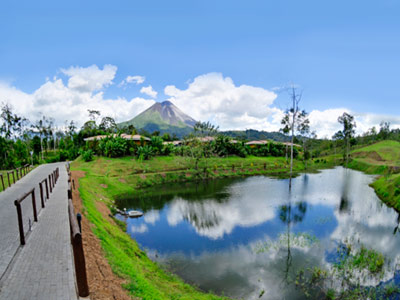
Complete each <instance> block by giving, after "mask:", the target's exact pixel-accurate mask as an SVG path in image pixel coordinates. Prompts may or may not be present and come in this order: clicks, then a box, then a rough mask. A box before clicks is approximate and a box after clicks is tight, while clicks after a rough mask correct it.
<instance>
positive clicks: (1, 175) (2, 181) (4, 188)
mask: <svg viewBox="0 0 400 300" xmlns="http://www.w3.org/2000/svg"><path fill="white" fill-rule="evenodd" d="M0 177H1V184H2V185H3V191H5V190H6V186H5V185H4V178H3V174H0Z"/></svg>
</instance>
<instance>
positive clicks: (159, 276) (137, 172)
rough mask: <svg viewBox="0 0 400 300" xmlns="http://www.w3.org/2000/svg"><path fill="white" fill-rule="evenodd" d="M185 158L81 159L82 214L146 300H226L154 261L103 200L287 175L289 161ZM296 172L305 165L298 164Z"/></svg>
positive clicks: (326, 163) (313, 165) (313, 166)
mask: <svg viewBox="0 0 400 300" xmlns="http://www.w3.org/2000/svg"><path fill="white" fill-rule="evenodd" d="M333 165H334V159H333V158H330V159H328V160H318V161H315V162H310V166H309V170H311V171H313V170H317V169H318V168H326V167H330V166H333ZM192 166H193V163H192V161H191V160H190V159H189V158H185V157H156V158H153V159H151V160H149V161H143V162H140V161H138V160H136V159H134V158H132V157H124V158H118V159H109V158H104V157H100V158H96V159H95V160H94V161H92V162H88V163H87V162H84V161H83V160H81V159H77V160H76V161H75V162H74V163H73V164H72V170H80V171H84V172H86V174H85V177H82V178H81V179H80V180H79V183H80V188H79V191H80V195H81V198H82V201H83V205H84V211H83V213H84V214H85V216H86V217H87V218H88V219H89V221H90V222H91V223H92V224H93V227H92V230H93V232H94V233H95V235H96V236H97V237H98V238H99V239H100V241H101V245H102V248H103V250H104V252H105V255H106V258H107V260H108V262H109V263H110V265H111V267H112V270H113V271H114V272H115V273H116V274H117V275H118V276H120V277H122V278H124V279H125V280H126V284H124V287H125V288H126V289H127V290H128V291H129V293H130V294H132V295H134V296H136V297H140V298H142V299H226V298H225V297H218V296H215V295H212V294H207V293H203V292H200V291H198V290H197V289H196V288H194V287H192V286H190V285H187V284H185V283H183V282H182V280H181V279H179V278H177V277H176V276H174V275H171V274H169V273H168V272H165V271H163V270H162V269H161V268H160V267H159V266H158V265H157V264H156V263H154V262H152V261H151V260H150V259H149V258H148V257H147V256H146V253H144V252H143V251H142V250H141V249H140V248H139V247H138V245H137V243H136V242H135V241H134V240H132V239H131V237H130V236H129V235H128V234H126V233H125V232H124V228H123V226H122V225H123V224H119V225H118V224H117V223H116V222H115V221H113V220H112V219H110V218H107V217H105V216H104V215H102V213H101V212H100V211H99V209H98V205H99V203H98V202H100V201H101V202H104V203H106V204H107V205H108V206H110V205H112V204H113V201H114V199H115V197H116V196H117V195H119V194H121V193H130V192H134V191H136V190H138V189H140V188H142V187H145V186H150V185H155V184H160V183H166V182H180V181H191V180H199V179H204V178H220V177H228V176H229V177H237V176H247V175H257V174H268V175H274V176H287V172H288V170H289V165H288V163H287V162H286V160H285V159H284V158H271V157H269V158H259V157H248V158H237V157H232V158H210V159H207V160H206V161H203V162H201V164H200V166H199V168H198V170H194V169H192ZM294 170H295V171H296V172H301V171H304V164H303V162H301V161H296V162H295V165H294Z"/></svg>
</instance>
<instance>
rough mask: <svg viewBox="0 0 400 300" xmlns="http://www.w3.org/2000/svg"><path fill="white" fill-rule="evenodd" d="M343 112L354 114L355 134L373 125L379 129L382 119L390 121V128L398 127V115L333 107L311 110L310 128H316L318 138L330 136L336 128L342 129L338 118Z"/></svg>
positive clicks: (399, 120)
mask: <svg viewBox="0 0 400 300" xmlns="http://www.w3.org/2000/svg"><path fill="white" fill-rule="evenodd" d="M344 112H347V113H349V114H351V115H353V116H354V120H355V122H356V134H362V133H364V132H366V131H367V130H368V129H369V128H371V127H373V126H375V127H376V128H377V129H378V130H379V124H380V123H381V122H382V121H385V122H390V124H391V126H390V127H391V128H400V117H397V116H386V115H379V114H373V113H357V112H353V111H351V110H349V109H346V108H333V109H327V110H323V111H320V110H313V111H311V112H310V115H309V117H310V127H311V130H316V132H317V134H318V137H319V138H331V137H332V135H333V134H334V133H335V132H337V131H338V130H341V129H343V128H342V125H340V124H339V123H338V118H339V116H341V115H342V114H343V113H344Z"/></svg>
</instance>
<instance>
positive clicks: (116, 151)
mask: <svg viewBox="0 0 400 300" xmlns="http://www.w3.org/2000/svg"><path fill="white" fill-rule="evenodd" d="M127 148H128V147H127V142H126V140H125V139H123V138H121V137H119V136H117V137H107V138H105V139H102V140H101V141H100V143H99V150H100V152H101V154H102V155H104V156H107V157H121V156H123V155H125V153H126V151H127Z"/></svg>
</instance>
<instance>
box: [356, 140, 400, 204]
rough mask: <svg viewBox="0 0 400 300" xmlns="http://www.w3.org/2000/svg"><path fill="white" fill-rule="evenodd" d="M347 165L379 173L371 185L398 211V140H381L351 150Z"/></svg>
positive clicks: (399, 176)
mask: <svg viewBox="0 0 400 300" xmlns="http://www.w3.org/2000/svg"><path fill="white" fill-rule="evenodd" d="M351 156H352V161H351V162H350V163H349V167H350V168H352V169H356V170H360V171H363V172H366V173H370V174H378V175H381V176H380V177H379V178H378V179H377V180H376V181H374V182H373V183H372V184H371V186H372V187H373V188H374V189H375V191H376V193H377V195H378V196H379V198H381V199H382V201H384V202H385V203H386V204H387V205H389V206H391V207H393V208H395V209H396V210H397V211H398V212H400V142H397V141H382V142H378V143H376V144H373V145H369V146H366V147H363V148H360V149H356V150H353V151H352V152H351Z"/></svg>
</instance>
